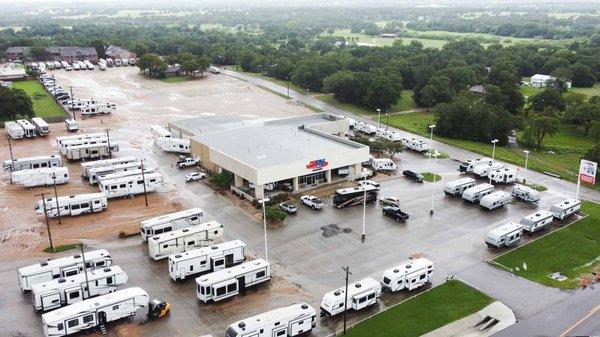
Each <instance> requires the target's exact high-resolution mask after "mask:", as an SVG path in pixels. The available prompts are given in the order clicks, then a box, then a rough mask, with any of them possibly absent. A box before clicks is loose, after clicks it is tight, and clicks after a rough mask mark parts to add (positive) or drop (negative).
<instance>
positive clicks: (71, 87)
mask: <svg viewBox="0 0 600 337" xmlns="http://www.w3.org/2000/svg"><path fill="white" fill-rule="evenodd" d="M69 89H71V106H70V107H69V109H70V110H71V113H72V114H73V120H74V121H76V120H77V118H75V97H73V86H72V85H70V86H69Z"/></svg>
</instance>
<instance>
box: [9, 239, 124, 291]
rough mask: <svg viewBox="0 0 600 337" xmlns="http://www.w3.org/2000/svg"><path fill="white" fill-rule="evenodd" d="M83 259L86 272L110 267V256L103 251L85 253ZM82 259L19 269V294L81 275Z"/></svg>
mask: <svg viewBox="0 0 600 337" xmlns="http://www.w3.org/2000/svg"><path fill="white" fill-rule="evenodd" d="M83 257H85V265H86V269H88V270H93V269H96V268H104V267H108V266H110V265H112V258H111V257H110V254H109V253H108V251H106V250H104V249H100V250H93V251H89V252H86V253H85V255H84V256H83ZM83 257H82V256H81V254H76V255H70V256H65V257H61V258H58V259H53V260H48V261H42V262H40V263H36V264H32V265H30V266H26V267H21V268H19V269H18V270H17V278H18V279H19V287H20V288H21V292H23V293H24V292H27V291H30V290H31V287H32V286H33V285H34V284H38V283H42V282H47V281H51V280H54V279H57V278H59V277H69V276H73V275H77V274H79V273H82V272H83Z"/></svg>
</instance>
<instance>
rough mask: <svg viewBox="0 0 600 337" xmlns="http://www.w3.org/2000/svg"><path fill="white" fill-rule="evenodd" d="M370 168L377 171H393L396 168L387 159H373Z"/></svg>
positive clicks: (394, 164)
mask: <svg viewBox="0 0 600 337" xmlns="http://www.w3.org/2000/svg"><path fill="white" fill-rule="evenodd" d="M371 166H372V167H373V168H374V169H375V170H377V171H395V170H396V169H397V168H398V166H397V165H396V163H394V161H393V160H391V159H389V158H375V159H373V160H372V161H371Z"/></svg>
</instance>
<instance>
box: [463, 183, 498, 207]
mask: <svg viewBox="0 0 600 337" xmlns="http://www.w3.org/2000/svg"><path fill="white" fill-rule="evenodd" d="M492 192H494V185H491V184H479V185H475V186H473V187H469V188H467V189H466V190H465V191H464V192H463V194H462V198H463V200H464V201H468V202H471V203H476V202H479V200H481V198H482V197H483V196H486V195H488V194H490V193H492Z"/></svg>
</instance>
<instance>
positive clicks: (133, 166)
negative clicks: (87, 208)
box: [87, 161, 146, 185]
mask: <svg viewBox="0 0 600 337" xmlns="http://www.w3.org/2000/svg"><path fill="white" fill-rule="evenodd" d="M141 169H142V162H141V161H136V162H129V163H125V164H113V165H107V166H100V167H92V168H90V169H89V171H88V173H87V178H88V180H89V182H90V184H91V185H95V184H96V183H97V182H98V180H99V179H98V177H100V176H105V175H107V174H111V173H116V172H126V171H133V170H141ZM144 169H146V165H144Z"/></svg>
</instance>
